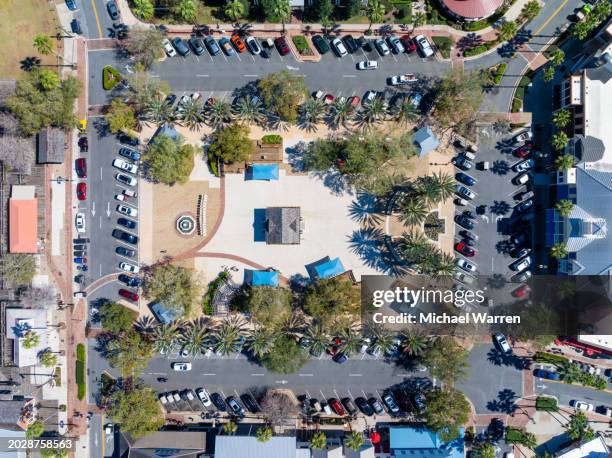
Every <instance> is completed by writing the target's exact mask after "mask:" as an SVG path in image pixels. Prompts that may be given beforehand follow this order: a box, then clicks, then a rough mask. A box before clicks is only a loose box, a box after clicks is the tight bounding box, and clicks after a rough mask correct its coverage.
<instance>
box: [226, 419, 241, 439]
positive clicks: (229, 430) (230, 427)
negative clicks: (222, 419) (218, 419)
mask: <svg viewBox="0 0 612 458" xmlns="http://www.w3.org/2000/svg"><path fill="white" fill-rule="evenodd" d="M237 429H238V425H236V423H234V422H233V421H228V422H227V423H223V432H224V433H225V434H227V435H228V436H232V435H234V434H235V433H236V430H237Z"/></svg>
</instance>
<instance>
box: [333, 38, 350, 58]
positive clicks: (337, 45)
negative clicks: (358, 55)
mask: <svg viewBox="0 0 612 458" xmlns="http://www.w3.org/2000/svg"><path fill="white" fill-rule="evenodd" d="M332 47H333V48H334V51H336V54H338V57H344V56H346V55H347V54H348V51H347V50H346V48H345V47H344V43H342V40H340V38H334V39H333V40H332Z"/></svg>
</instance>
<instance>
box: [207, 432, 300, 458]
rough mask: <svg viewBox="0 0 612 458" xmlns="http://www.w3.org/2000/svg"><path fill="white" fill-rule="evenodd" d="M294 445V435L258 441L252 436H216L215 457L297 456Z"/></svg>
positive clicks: (292, 457) (295, 457) (289, 457)
mask: <svg viewBox="0 0 612 458" xmlns="http://www.w3.org/2000/svg"><path fill="white" fill-rule="evenodd" d="M296 447H297V442H296V438H295V437H279V436H276V437H272V438H271V439H270V440H269V441H268V442H259V441H258V440H257V438H256V437H253V436H217V437H216V439H215V458H237V457H246V456H248V458H297V457H299V456H300V454H299V453H298V452H299V449H297V448H296ZM247 451H248V453H247ZM306 451H307V450H306Z"/></svg>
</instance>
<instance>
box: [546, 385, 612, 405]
mask: <svg viewBox="0 0 612 458" xmlns="http://www.w3.org/2000/svg"><path fill="white" fill-rule="evenodd" d="M535 391H536V393H537V394H548V395H550V396H555V397H556V398H557V399H558V400H559V404H561V405H569V403H570V401H573V400H578V401H585V402H588V403H590V404H593V406H595V408H597V407H599V406H606V407H612V395H611V394H610V391H600V390H595V389H593V388H586V387H582V386H578V385H568V384H566V383H562V382H555V381H552V380H544V379H540V378H538V379H536V381H535Z"/></svg>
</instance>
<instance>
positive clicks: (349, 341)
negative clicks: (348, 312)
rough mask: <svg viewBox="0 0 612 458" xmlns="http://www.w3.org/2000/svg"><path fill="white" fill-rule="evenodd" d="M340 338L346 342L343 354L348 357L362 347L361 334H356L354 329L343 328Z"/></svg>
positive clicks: (343, 346) (343, 345)
mask: <svg viewBox="0 0 612 458" xmlns="http://www.w3.org/2000/svg"><path fill="white" fill-rule="evenodd" d="M339 337H340V338H341V339H342V340H344V343H343V344H342V353H344V354H345V355H346V356H350V355H352V354H353V353H355V352H356V351H358V350H359V348H360V347H361V334H360V333H358V332H355V330H354V328H351V327H348V328H343V329H342V330H341V331H340V335H339Z"/></svg>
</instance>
